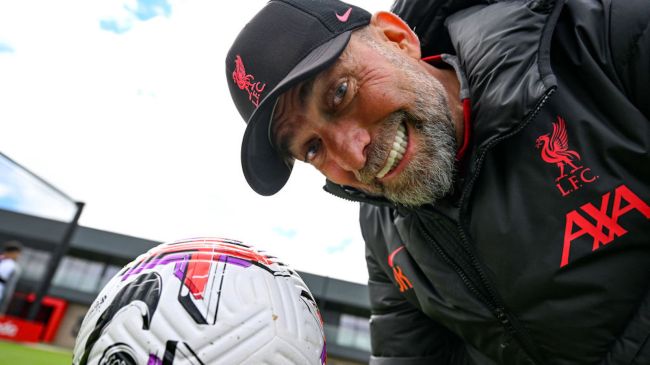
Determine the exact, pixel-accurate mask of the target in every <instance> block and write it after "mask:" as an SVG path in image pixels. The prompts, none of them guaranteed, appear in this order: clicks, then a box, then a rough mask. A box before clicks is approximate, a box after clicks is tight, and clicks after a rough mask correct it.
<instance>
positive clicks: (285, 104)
mask: <svg viewBox="0 0 650 365" xmlns="http://www.w3.org/2000/svg"><path fill="white" fill-rule="evenodd" d="M353 39H354V38H353ZM351 43H352V39H351V40H350V42H349V43H348V45H347V46H346V48H345V50H344V51H343V53H341V55H340V56H339V58H338V59H337V60H336V61H335V62H334V63H333V64H332V66H330V67H328V68H326V69H325V70H323V71H321V72H320V73H318V74H317V75H316V76H314V77H312V78H310V79H307V80H305V81H302V82H300V83H299V84H297V85H295V86H293V87H292V88H291V89H289V90H287V91H286V92H284V93H283V94H282V95H280V96H279V97H278V99H277V100H276V102H275V106H274V107H273V112H272V114H271V124H270V125H269V140H270V141H271V143H272V144H273V146H274V147H275V148H276V149H277V150H278V151H279V152H280V153H289V147H290V146H289V144H290V143H291V140H293V137H294V136H295V133H296V129H297V128H298V127H299V125H298V124H299V118H296V116H297V115H298V114H299V113H300V112H302V111H304V110H305V109H307V108H308V107H309V106H310V105H311V104H312V103H314V102H316V101H317V98H316V94H317V93H318V92H319V91H320V90H322V88H323V84H325V83H326V82H327V80H329V79H330V78H331V77H332V75H334V74H336V73H337V72H339V71H340V70H341V69H342V68H348V67H349V64H350V62H351V56H350V55H351V50H350V48H351Z"/></svg>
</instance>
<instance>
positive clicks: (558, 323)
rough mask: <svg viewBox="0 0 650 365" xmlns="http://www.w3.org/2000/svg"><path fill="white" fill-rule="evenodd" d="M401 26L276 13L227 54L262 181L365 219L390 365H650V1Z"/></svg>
mask: <svg viewBox="0 0 650 365" xmlns="http://www.w3.org/2000/svg"><path fill="white" fill-rule="evenodd" d="M394 11H395V12H396V13H397V14H399V15H400V16H402V18H403V19H404V21H403V20H401V19H400V18H399V17H397V16H395V15H393V14H391V13H387V12H379V13H377V14H374V15H372V16H371V15H370V14H368V13H367V12H365V11H363V10H362V9H359V8H357V7H354V6H350V5H347V4H344V3H340V2H337V1H330V0H320V1H307V0H303V1H297V0H273V1H271V2H269V3H268V5H267V6H266V7H265V8H264V9H262V10H261V11H260V12H259V13H258V15H257V16H256V17H255V18H253V19H252V20H251V21H250V22H249V23H248V24H247V26H246V27H245V28H244V29H243V30H242V31H241V33H240V35H239V37H238V38H237V39H236V40H235V42H234V44H233V46H232V48H231V50H230V52H229V53H228V56H227V58H226V75H227V77H228V85H229V87H230V92H231V96H232V98H233V100H234V102H235V105H236V106H237V108H238V110H239V112H240V114H241V115H242V117H243V118H244V120H245V121H246V122H247V123H248V126H247V128H246V132H245V134H244V139H243V143H242V154H241V158H242V166H243V170H244V175H245V177H246V179H247V181H248V183H249V185H250V186H251V187H252V188H253V189H254V190H255V191H256V192H258V193H260V194H262V195H271V194H274V193H275V192H277V191H278V190H280V189H281V188H282V186H283V185H284V184H285V182H286V181H287V179H288V178H289V174H290V172H291V167H292V163H293V161H294V160H295V159H298V160H302V161H305V162H307V163H310V164H313V165H314V166H315V167H316V168H317V169H318V170H319V171H321V172H322V173H323V174H324V175H325V176H326V178H327V182H326V187H325V188H326V190H327V191H329V192H330V193H332V194H334V195H336V196H339V197H342V198H345V199H350V200H356V201H360V202H361V218H360V220H361V228H362V233H363V236H364V239H365V240H366V247H367V255H366V258H367V263H368V270H369V276H370V279H369V288H370V295H371V304H372V318H371V334H372V355H373V356H372V359H371V363H372V364H396V365H402V364H404V365H406V364H650V222H649V220H650V206H649V205H648V204H649V203H650V186H649V184H648V183H649V182H650V168H648V166H650V161H649V158H648V157H649V152H648V151H649V146H650V123H649V120H648V119H649V118H650V103H649V101H650V25H649V24H650V2H648V1H645V0H635V1H621V0H618V1H612V0H609V1H607V0H602V1H596V0H568V1H559V0H558V1H550V0H549V1H543V0H537V1H534V0H529V1H503V2H491V4H488V3H487V2H484V1H479V0H464V1H442V0H441V1H431V2H430V1H411V2H409V1H401V0H399V1H398V2H397V3H396V4H395V6H394ZM407 24H408V25H407ZM409 25H410V27H409ZM411 27H412V28H414V29H415V32H414V31H412V30H411ZM416 33H417V34H416ZM422 57H425V58H422Z"/></svg>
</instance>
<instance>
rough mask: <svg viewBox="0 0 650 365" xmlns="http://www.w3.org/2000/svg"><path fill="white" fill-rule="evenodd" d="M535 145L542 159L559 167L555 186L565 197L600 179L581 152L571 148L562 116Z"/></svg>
mask: <svg viewBox="0 0 650 365" xmlns="http://www.w3.org/2000/svg"><path fill="white" fill-rule="evenodd" d="M535 145H536V147H537V148H538V149H540V152H541V157H542V160H544V162H547V163H549V164H554V165H556V166H557V168H558V169H559V176H558V177H557V178H556V179H555V186H556V187H557V189H558V191H559V192H560V194H562V196H563V197H565V196H567V195H569V194H571V193H573V192H575V191H577V190H580V188H582V187H583V186H585V185H586V184H589V183H592V182H594V181H596V180H597V179H598V176H597V175H594V173H593V172H592V171H591V169H590V168H588V167H585V166H584V164H583V163H582V158H581V157H580V154H579V153H578V152H576V151H574V150H571V149H570V148H569V136H568V134H567V130H566V124H565V122H564V119H563V118H562V117H560V116H558V117H557V122H553V132H552V133H547V134H544V135H541V136H540V137H539V138H537V141H536V142H535Z"/></svg>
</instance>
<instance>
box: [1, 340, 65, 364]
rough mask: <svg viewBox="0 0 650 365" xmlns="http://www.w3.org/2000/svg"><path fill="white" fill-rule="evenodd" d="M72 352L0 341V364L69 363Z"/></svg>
mask: <svg viewBox="0 0 650 365" xmlns="http://www.w3.org/2000/svg"><path fill="white" fill-rule="evenodd" d="M71 362H72V353H71V352H66V351H64V350H55V349H48V348H46V347H40V346H38V345H36V346H32V345H23V344H19V343H15V342H6V341H0V365H64V364H65V365H70V363H71Z"/></svg>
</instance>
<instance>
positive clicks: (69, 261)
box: [52, 256, 106, 293]
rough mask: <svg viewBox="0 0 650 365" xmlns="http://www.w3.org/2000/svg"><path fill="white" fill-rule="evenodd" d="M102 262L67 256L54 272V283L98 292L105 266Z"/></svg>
mask: <svg viewBox="0 0 650 365" xmlns="http://www.w3.org/2000/svg"><path fill="white" fill-rule="evenodd" d="M105 266H106V265H105V264H104V263H101V262H96V261H89V260H84V259H80V258H77V257H71V256H66V257H64V258H63V260H61V264H60V265H59V267H58V269H57V270H56V274H54V279H53V280H52V285H54V286H59V287H62V288H67V289H73V290H78V291H82V292H85V293H96V292H97V291H98V290H99V282H100V279H102V274H103V272H104V267H105Z"/></svg>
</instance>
